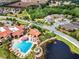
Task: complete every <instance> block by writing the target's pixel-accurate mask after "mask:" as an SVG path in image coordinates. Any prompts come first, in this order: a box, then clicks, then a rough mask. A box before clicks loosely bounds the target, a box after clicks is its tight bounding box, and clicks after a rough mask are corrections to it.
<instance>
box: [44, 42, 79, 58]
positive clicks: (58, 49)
mask: <svg viewBox="0 0 79 59" xmlns="http://www.w3.org/2000/svg"><path fill="white" fill-rule="evenodd" d="M55 42H56V44H53V43H48V44H47V47H46V50H47V51H46V55H45V59H79V55H77V54H75V53H72V52H71V51H70V48H69V46H67V45H66V44H65V43H64V42H61V41H58V40H55Z"/></svg>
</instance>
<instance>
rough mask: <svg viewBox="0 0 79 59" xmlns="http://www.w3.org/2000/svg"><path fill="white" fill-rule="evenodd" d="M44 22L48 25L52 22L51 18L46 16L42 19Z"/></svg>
mask: <svg viewBox="0 0 79 59" xmlns="http://www.w3.org/2000/svg"><path fill="white" fill-rule="evenodd" d="M44 20H45V21H46V22H48V23H50V22H51V21H52V17H51V16H50V15H48V16H47V17H45V18H44Z"/></svg>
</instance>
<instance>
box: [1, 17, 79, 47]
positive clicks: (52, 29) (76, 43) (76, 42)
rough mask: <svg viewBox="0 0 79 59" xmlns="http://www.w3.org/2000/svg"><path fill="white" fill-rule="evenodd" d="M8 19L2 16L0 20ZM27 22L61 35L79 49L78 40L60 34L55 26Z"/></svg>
mask: <svg viewBox="0 0 79 59" xmlns="http://www.w3.org/2000/svg"><path fill="white" fill-rule="evenodd" d="M6 17H8V16H0V18H6ZM9 18H16V17H9ZM16 19H17V20H22V19H19V18H16ZM26 22H28V23H32V24H34V25H36V26H39V27H41V28H43V29H47V30H49V31H53V32H54V33H55V34H56V35H59V36H61V37H63V38H64V39H66V40H67V41H69V42H71V43H72V44H74V45H75V46H76V47H78V48H79V42H78V41H77V40H76V39H74V38H72V37H70V36H68V35H66V34H64V33H62V32H60V31H58V30H57V29H56V28H55V26H54V25H52V26H44V25H43V26H41V24H40V25H39V24H36V23H34V22H32V21H26Z"/></svg>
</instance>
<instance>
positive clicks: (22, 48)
mask: <svg viewBox="0 0 79 59" xmlns="http://www.w3.org/2000/svg"><path fill="white" fill-rule="evenodd" d="M13 47H14V48H17V49H20V51H21V52H22V53H26V52H28V50H29V49H31V48H32V42H29V41H22V42H21V43H16V44H14V46H13Z"/></svg>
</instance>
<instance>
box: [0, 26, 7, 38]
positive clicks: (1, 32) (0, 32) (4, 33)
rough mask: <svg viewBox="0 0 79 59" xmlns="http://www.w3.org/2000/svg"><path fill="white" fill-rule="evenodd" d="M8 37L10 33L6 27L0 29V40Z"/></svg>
mask: <svg viewBox="0 0 79 59" xmlns="http://www.w3.org/2000/svg"><path fill="white" fill-rule="evenodd" d="M7 36H8V31H7V30H6V29H5V28H4V27H0V39H3V38H6V37H7Z"/></svg>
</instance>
